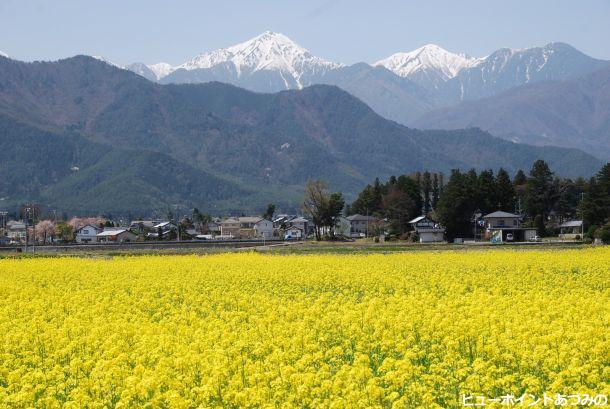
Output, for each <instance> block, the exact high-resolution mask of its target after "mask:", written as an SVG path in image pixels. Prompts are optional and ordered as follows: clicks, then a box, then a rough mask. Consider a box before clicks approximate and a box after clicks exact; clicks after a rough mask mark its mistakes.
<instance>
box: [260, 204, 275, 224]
mask: <svg viewBox="0 0 610 409" xmlns="http://www.w3.org/2000/svg"><path fill="white" fill-rule="evenodd" d="M274 214H275V205H274V204H273V203H269V204H268V205H267V210H265V213H263V219H267V220H272V219H273V215H274Z"/></svg>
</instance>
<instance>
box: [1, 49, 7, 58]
mask: <svg viewBox="0 0 610 409" xmlns="http://www.w3.org/2000/svg"><path fill="white" fill-rule="evenodd" d="M0 57H4V58H9V56H8V54H7V53H5V52H2V50H0Z"/></svg>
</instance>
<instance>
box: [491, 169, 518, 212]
mask: <svg viewBox="0 0 610 409" xmlns="http://www.w3.org/2000/svg"><path fill="white" fill-rule="evenodd" d="M496 195H497V196H496V198H497V201H498V209H499V210H502V211H504V212H511V213H512V212H514V211H515V196H516V193H515V187H514V186H513V184H512V182H511V181H510V176H509V175H508V172H507V171H506V170H504V169H503V168H500V170H498V176H496Z"/></svg>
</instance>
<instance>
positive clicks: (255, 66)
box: [177, 31, 341, 88]
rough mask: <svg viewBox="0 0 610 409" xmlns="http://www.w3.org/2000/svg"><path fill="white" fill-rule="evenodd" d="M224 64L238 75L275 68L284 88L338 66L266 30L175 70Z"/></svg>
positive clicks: (302, 84) (283, 36)
mask: <svg viewBox="0 0 610 409" xmlns="http://www.w3.org/2000/svg"><path fill="white" fill-rule="evenodd" d="M226 63H232V64H233V66H234V68H235V71H236V73H237V76H238V77H240V76H241V75H243V74H251V73H253V72H257V71H277V72H279V73H281V74H282V75H283V76H285V77H286V78H285V83H286V87H287V88H291V86H290V85H291V84H292V83H295V84H296V85H297V87H298V88H302V87H303V86H304V85H305V84H304V81H303V79H304V77H307V76H312V75H317V74H319V73H323V72H325V71H327V70H332V69H335V68H338V67H340V66H341V64H336V63H332V62H329V61H326V60H323V59H322V58H319V57H316V56H314V55H312V54H311V53H310V52H309V51H308V50H306V49H305V48H303V47H301V46H300V45H298V44H297V43H295V42H294V41H292V40H291V39H289V38H288V37H286V36H285V35H284V34H280V33H274V32H271V31H267V32H264V33H263V34H261V35H259V36H257V37H254V38H252V39H251V40H248V41H246V42H243V43H240V44H237V45H234V46H232V47H229V48H222V49H220V50H216V51H212V52H209V53H203V54H200V55H198V56H196V57H195V58H193V59H192V60H190V61H188V62H186V63H184V64H182V65H180V66H179V67H177V69H180V68H183V69H185V70H187V71H190V70H198V69H210V68H214V67H216V66H218V65H222V64H226Z"/></svg>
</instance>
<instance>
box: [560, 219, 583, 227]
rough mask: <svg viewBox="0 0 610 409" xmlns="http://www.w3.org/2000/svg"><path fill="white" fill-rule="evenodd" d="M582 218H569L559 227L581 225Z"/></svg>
mask: <svg viewBox="0 0 610 409" xmlns="http://www.w3.org/2000/svg"><path fill="white" fill-rule="evenodd" d="M581 226H582V220H569V221H567V222H565V223H562V224H560V225H559V227H581Z"/></svg>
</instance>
